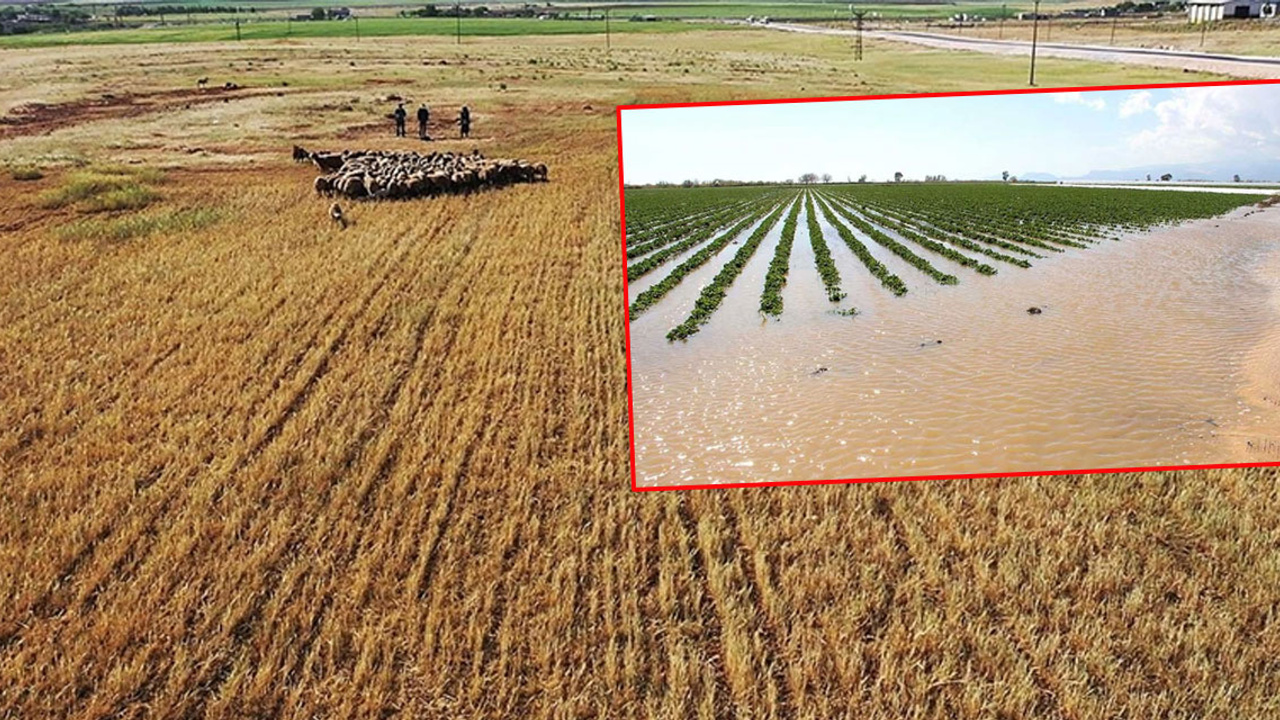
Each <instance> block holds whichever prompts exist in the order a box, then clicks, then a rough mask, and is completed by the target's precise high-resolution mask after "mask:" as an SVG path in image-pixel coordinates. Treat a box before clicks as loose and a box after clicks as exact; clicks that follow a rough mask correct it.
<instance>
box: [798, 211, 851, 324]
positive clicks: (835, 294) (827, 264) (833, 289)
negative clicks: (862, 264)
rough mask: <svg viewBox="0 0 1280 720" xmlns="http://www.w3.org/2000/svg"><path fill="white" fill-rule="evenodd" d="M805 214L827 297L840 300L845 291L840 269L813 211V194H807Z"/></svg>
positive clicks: (833, 300)
mask: <svg viewBox="0 0 1280 720" xmlns="http://www.w3.org/2000/svg"><path fill="white" fill-rule="evenodd" d="M804 203H805V205H804V207H805V215H807V216H808V218H809V244H810V245H812V246H813V259H814V262H815V263H816V264H817V266H818V274H819V275H821V276H822V284H823V285H824V286H825V287H826V289H827V299H828V300H830V301H831V302H840V301H841V300H843V299H844V297H845V292H844V291H842V290H841V289H840V271H839V270H837V269H836V263H835V261H834V260H832V259H831V250H830V249H828V248H827V241H826V238H824V237H822V228H821V227H819V225H818V216H817V215H815V214H814V212H813V195H812V194H810V195H805V198H804Z"/></svg>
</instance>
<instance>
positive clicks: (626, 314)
mask: <svg viewBox="0 0 1280 720" xmlns="http://www.w3.org/2000/svg"><path fill="white" fill-rule="evenodd" d="M1235 85H1280V79H1260V80H1219V81H1212V82H1186V83H1153V84H1145V85H1100V86H1091V87H1060V88H1021V89H1014V90H974V91H967V92H939V93H901V94H896V95H847V96H837V97H816V98H779V99H771V100H725V101H719V102H692V103H654V104H647V105H644V104H642V105H618V106H617V107H616V108H615V109H614V121H615V123H616V125H617V130H618V206H619V208H620V210H621V214H622V246H621V249H622V313H623V314H622V317H623V323H624V327H625V328H626V338H627V435H628V445H629V448H630V454H631V491H632V492H658V491H664V490H726V489H732V488H763V487H787V486H799V485H847V484H860V483H874V482H913V481H920V480H963V479H974V478H1003V477H1029V476H1037V475H1084V474H1103V473H1122V472H1150V471H1157V470H1217V469H1223V468H1256V467H1280V461H1277V462H1260V463H1223V464H1215V465H1159V466H1154V467H1124V468H1082V469H1078V470H1038V471H1032V472H993V473H967V474H951V475H947V474H943V475H900V476H889V477H871V478H830V479H819V480H774V481H770V480H764V481H761V482H739V483H703V484H694V485H658V486H654V487H638V486H637V485H636V431H635V400H634V397H633V389H632V378H631V314H630V305H629V303H628V302H627V297H628V295H629V294H630V282H629V279H628V278H627V194H626V180H625V174H624V171H623V165H622V111H623V110H656V109H659V108H682V107H723V106H732V105H787V104H794V103H818V102H845V101H857V100H907V99H916V98H935V97H977V96H983V95H1029V94H1037V93H1065V92H1104V91H1107V90H1166V89H1171V88H1187V87H1222V86H1235Z"/></svg>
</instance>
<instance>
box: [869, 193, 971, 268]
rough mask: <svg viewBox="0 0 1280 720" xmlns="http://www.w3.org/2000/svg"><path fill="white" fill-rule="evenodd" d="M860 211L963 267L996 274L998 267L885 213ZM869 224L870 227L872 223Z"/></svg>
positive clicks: (884, 227) (882, 225) (880, 224)
mask: <svg viewBox="0 0 1280 720" xmlns="http://www.w3.org/2000/svg"><path fill="white" fill-rule="evenodd" d="M858 212H861V213H862V214H863V215H865V216H866V217H867V219H869V220H871V221H873V222H875V223H876V224H877V225H879V226H880V228H883V229H887V230H893V231H894V232H896V233H898V236H899V237H902V238H906V239H907V240H910V241H911V242H913V243H915V244H917V245H919V246H920V247H923V248H925V249H926V250H931V251H933V252H934V253H937V254H938V255H941V256H942V257H944V258H946V259H948V260H950V261H952V262H954V263H957V264H959V265H961V266H963V267H967V268H972V269H973V270H976V271H977V272H978V273H979V274H982V275H995V274H996V269H995V268H993V267H991V266H990V265H988V264H986V263H983V262H978V261H977V260H974V259H973V258H971V257H969V256H968V255H965V254H963V253H960V252H957V251H956V250H954V249H952V248H949V247H947V246H946V245H943V244H942V243H940V242H936V241H933V240H930V239H929V238H927V237H925V236H923V235H921V234H920V233H918V232H915V231H914V230H911V229H910V228H908V227H906V226H905V225H903V224H902V223H897V222H893V221H892V220H889V219H888V218H885V217H884V216H883V215H872V214H871V213H870V212H869V211H868V210H867V209H866V207H865V206H862V207H859V208H858ZM868 226H869V227H870V225H868Z"/></svg>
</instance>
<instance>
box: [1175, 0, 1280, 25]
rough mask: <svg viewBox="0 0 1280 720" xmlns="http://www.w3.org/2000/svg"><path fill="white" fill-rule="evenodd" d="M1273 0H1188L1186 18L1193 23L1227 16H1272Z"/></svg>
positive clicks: (1273, 11) (1274, 3)
mask: <svg viewBox="0 0 1280 720" xmlns="http://www.w3.org/2000/svg"><path fill="white" fill-rule="evenodd" d="M1275 16H1276V2H1275V1H1274V0H1188V2H1187V19H1188V20H1190V21H1191V22H1193V23H1201V22H1213V21H1215V20H1225V19H1228V18H1241V19H1245V18H1273V17H1275Z"/></svg>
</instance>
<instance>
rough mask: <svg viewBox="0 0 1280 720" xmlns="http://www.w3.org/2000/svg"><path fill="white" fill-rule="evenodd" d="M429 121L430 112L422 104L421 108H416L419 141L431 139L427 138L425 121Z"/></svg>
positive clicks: (425, 105) (424, 104)
mask: <svg viewBox="0 0 1280 720" xmlns="http://www.w3.org/2000/svg"><path fill="white" fill-rule="evenodd" d="M430 119H431V111H430V110H428V109H427V104H426V103H422V106H421V107H419V108H418V139H419V140H430V139H431V138H429V137H427V121H428V120H430Z"/></svg>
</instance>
